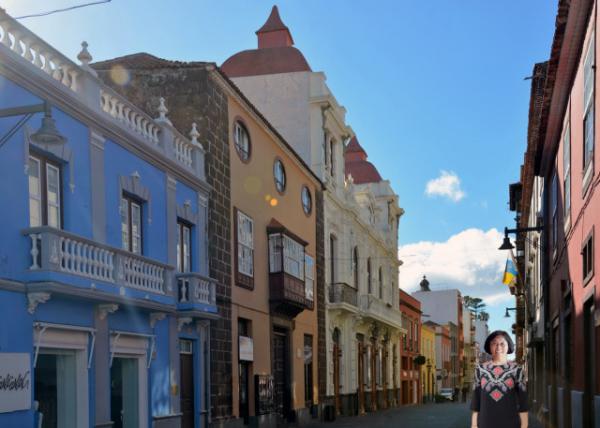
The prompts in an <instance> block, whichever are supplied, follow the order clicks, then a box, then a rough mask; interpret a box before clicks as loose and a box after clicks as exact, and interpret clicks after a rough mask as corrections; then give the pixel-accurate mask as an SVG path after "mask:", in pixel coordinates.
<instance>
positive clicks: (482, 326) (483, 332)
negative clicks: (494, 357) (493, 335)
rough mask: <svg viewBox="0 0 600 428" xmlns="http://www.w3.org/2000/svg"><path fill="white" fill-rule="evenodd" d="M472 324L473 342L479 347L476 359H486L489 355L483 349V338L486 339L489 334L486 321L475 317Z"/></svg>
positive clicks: (481, 360) (480, 360) (482, 360)
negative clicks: (473, 329) (473, 331)
mask: <svg viewBox="0 0 600 428" xmlns="http://www.w3.org/2000/svg"><path fill="white" fill-rule="evenodd" d="M473 325H474V326H475V344H476V346H477V347H478V349H479V355H478V356H476V357H477V361H479V362H484V361H488V360H489V359H490V358H491V356H490V355H489V354H488V353H486V352H485V350H484V349H483V346H484V345H485V339H487V337H488V336H489V334H490V331H489V327H488V324H487V321H484V320H479V319H476V320H474V321H473Z"/></svg>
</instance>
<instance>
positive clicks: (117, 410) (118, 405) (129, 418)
mask: <svg viewBox="0 0 600 428" xmlns="http://www.w3.org/2000/svg"><path fill="white" fill-rule="evenodd" d="M138 370H139V368H138V359H137V358H119V357H115V358H114V359H113V364H112V367H111V368H110V415H111V419H112V421H113V428H138V427H139V425H140V421H139V416H140V401H139V395H138V392H139V391H138V387H139V379H138Z"/></svg>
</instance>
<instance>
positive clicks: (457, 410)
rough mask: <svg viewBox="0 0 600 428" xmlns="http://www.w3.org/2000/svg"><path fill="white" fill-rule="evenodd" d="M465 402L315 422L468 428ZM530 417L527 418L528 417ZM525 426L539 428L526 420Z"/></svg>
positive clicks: (338, 427)
mask: <svg viewBox="0 0 600 428" xmlns="http://www.w3.org/2000/svg"><path fill="white" fill-rule="evenodd" d="M470 414H471V412H470V410H469V405H468V403H444V404H424V405H420V406H408V407H401V408H395V409H390V410H385V411H381V412H376V413H368V414H367V415H365V416H362V417H358V416H357V417H341V418H338V419H336V421H335V422H329V423H319V424H316V425H314V427H318V428H350V427H359V426H360V427H368V428H384V427H385V428H387V427H390V428H391V427H398V428H468V427H470V426H471V425H470V419H469V418H470ZM530 420H531V418H530ZM529 428H539V427H538V425H537V424H533V423H530V425H529Z"/></svg>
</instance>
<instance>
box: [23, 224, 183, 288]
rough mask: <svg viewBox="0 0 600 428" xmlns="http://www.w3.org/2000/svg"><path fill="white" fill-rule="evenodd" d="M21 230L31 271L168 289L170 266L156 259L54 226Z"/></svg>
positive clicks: (128, 285) (171, 271) (127, 285)
mask: <svg viewBox="0 0 600 428" xmlns="http://www.w3.org/2000/svg"><path fill="white" fill-rule="evenodd" d="M23 233H24V234H25V235H27V236H29V238H30V239H31V247H30V254H31V265H30V266H29V270H30V271H37V270H45V271H54V272H61V273H66V274H71V275H76V276H81V277H85V278H90V279H94V280H98V281H105V282H109V283H114V284H117V285H119V286H125V287H129V288H135V289H138V290H142V291H149V292H152V293H156V294H165V293H166V292H167V291H169V290H170V289H171V277H172V275H173V268H172V267H170V266H168V265H165V264H162V263H159V262H157V261H155V260H151V259H148V258H146V257H143V256H140V255H137V254H133V253H130V252H128V251H124V250H122V249H120V248H115V247H110V246H108V245H103V244H99V243H98V242H94V241H92V240H89V239H86V238H83V237H81V236H77V235H74V234H71V233H69V232H65V231H64V230H60V229H55V228H53V227H47V226H42V227H34V228H30V229H27V230H25V231H24V232H23Z"/></svg>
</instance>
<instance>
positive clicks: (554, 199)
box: [550, 170, 558, 252]
mask: <svg viewBox="0 0 600 428" xmlns="http://www.w3.org/2000/svg"><path fill="white" fill-rule="evenodd" d="M550 189H551V194H550V207H551V209H552V250H553V251H554V252H556V244H557V234H558V180H557V177H556V170H555V171H554V175H553V176H552V187H551V188H550Z"/></svg>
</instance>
